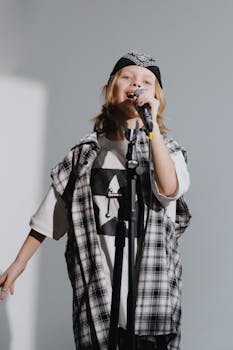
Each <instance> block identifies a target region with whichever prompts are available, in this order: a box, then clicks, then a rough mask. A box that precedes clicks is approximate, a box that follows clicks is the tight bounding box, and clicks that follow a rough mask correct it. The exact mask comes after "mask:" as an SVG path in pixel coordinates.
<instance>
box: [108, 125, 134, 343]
mask: <svg viewBox="0 0 233 350" xmlns="http://www.w3.org/2000/svg"><path fill="white" fill-rule="evenodd" d="M138 129H139V124H138V122H137V123H136V128H135V129H134V130H129V129H127V130H126V132H125V136H126V138H127V140H128V141H129V143H128V151H127V155H126V159H127V193H128V197H127V198H128V201H129V210H128V222H129V228H128V249H129V261H128V269H129V270H128V271H129V272H128V278H129V284H128V299H127V331H128V339H127V341H128V345H129V348H130V350H136V339H135V305H136V288H135V287H136V286H135V263H134V256H135V249H134V239H135V237H136V236H137V214H136V183H137V167H138V160H137V157H136V139H137V132H138ZM113 196H114V195H113ZM118 196H119V195H118ZM125 236H126V226H125V222H124V220H119V221H118V223H117V229H116V238H115V246H116V249H115V261H114V270H113V282H112V302H111V315H110V327H109V338H108V350H116V348H117V340H118V319H119V306H120V292H121V277H122V263H123V251H124V246H125Z"/></svg>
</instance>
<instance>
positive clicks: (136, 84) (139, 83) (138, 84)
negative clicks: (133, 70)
mask: <svg viewBox="0 0 233 350" xmlns="http://www.w3.org/2000/svg"><path fill="white" fill-rule="evenodd" d="M132 85H133V86H135V87H141V82H140V81H134V82H133V83H132Z"/></svg>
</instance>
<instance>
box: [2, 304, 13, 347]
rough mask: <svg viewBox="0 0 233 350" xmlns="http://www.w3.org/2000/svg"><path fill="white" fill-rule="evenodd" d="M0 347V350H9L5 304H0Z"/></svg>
mask: <svg viewBox="0 0 233 350" xmlns="http://www.w3.org/2000/svg"><path fill="white" fill-rule="evenodd" d="M0 345H1V349H3V350H10V345H11V332H10V324H9V320H8V314H7V303H6V302H0Z"/></svg>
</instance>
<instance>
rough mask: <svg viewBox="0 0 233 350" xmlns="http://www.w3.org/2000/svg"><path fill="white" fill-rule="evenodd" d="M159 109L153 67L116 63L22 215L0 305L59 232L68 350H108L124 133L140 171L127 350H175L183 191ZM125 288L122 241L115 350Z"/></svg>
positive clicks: (139, 60) (184, 177) (139, 61)
mask: <svg viewBox="0 0 233 350" xmlns="http://www.w3.org/2000/svg"><path fill="white" fill-rule="evenodd" d="M138 89H139V90H138ZM135 91H136V93H135ZM145 105H146V106H147V108H149V110H150V114H151V119H152V122H153V131H152V132H151V133H148V130H147V128H145V127H144V123H143V121H142V120H144V119H143V118H142V114H141V109H140V108H141V107H142V106H145ZM164 108H165V101H164V95H163V88H162V82H161V76H160V70H159V67H158V66H157V64H156V61H155V60H154V59H153V58H152V57H150V56H149V55H146V54H143V53H138V52H134V51H131V52H128V53H127V54H126V55H124V56H122V57H121V58H120V59H119V60H118V61H117V63H116V64H115V66H114V68H113V71H112V72H111V74H110V78H109V80H108V83H107V84H106V86H105V103H104V105H103V107H102V112H101V113H100V114H99V115H98V116H97V117H96V118H95V119H94V132H93V133H91V134H90V135H88V136H86V137H85V138H83V139H82V140H81V142H80V143H79V144H78V145H76V146H74V147H73V148H72V149H71V150H70V152H69V153H68V154H67V156H66V157H65V158H64V160H63V161H62V162H61V163H59V164H58V165H57V166H56V167H55V168H54V169H53V170H52V172H51V176H52V185H51V187H50V189H49V191H48V194H47V195H46V197H45V199H44V201H43V202H42V204H41V206H40V207H39V209H38V211H37V212H36V213H35V214H34V216H33V217H32V218H31V221H30V226H31V231H30V233H29V235H28V237H27V239H26V241H25V242H24V244H23V246H22V248H21V249H20V251H19V253H18V256H17V257H16V259H15V261H14V262H13V263H12V265H11V266H10V267H9V268H8V269H7V270H6V271H5V272H4V273H3V274H2V276H1V277H0V287H1V295H0V298H1V299H4V297H5V295H6V292H7V291H8V290H9V291H10V293H11V294H13V293H14V283H15V280H16V278H17V277H18V276H19V275H20V274H21V273H22V271H23V270H24V269H25V267H26V265H27V262H28V260H29V259H30V257H31V256H32V255H33V254H34V252H35V251H36V250H37V248H38V247H39V246H40V244H41V242H42V241H43V240H44V238H45V237H53V238H55V239H58V238H60V237H61V236H62V235H63V234H65V233H66V232H67V235H68V241H67V248H66V253H65V256H66V262H67V268H68V273H69V277H70V281H71V284H72V288H73V329H74V336H75V343H76V349H82V350H83V349H101V350H105V349H107V348H108V332H109V320H110V306H111V289H112V273H113V266H114V251H115V244H114V243H115V237H114V236H115V235H116V227H117V222H118V221H119V220H122V221H126V226H127V219H128V218H127V215H126V214H127V208H128V198H127V179H126V178H127V176H126V172H127V171H126V153H127V146H128V141H127V139H126V136H125V135H126V134H127V133H129V130H132V129H134V130H136V133H137V137H136V154H137V160H138V163H139V166H140V175H138V179H137V210H136V213H137V233H136V236H135V245H136V247H137V248H136V249H137V258H136V260H135V268H136V270H137V271H138V274H137V300H136V307H135V333H136V345H137V349H157V350H165V349H167V350H179V349H180V316H181V262H180V255H179V250H178V238H179V237H180V235H181V234H182V233H183V232H184V230H185V229H186V227H187V226H188V224H189V221H190V217H191V216H190V213H189V210H188V208H187V205H186V203H185V201H184V198H183V194H184V193H185V192H186V191H187V190H188V187H189V173H188V170H187V166H186V151H185V150H184V149H183V148H181V147H180V146H179V145H178V144H177V143H176V142H175V141H174V140H173V139H171V138H168V137H167V136H166V131H167V129H166V128H165V126H164V124H163V111H164ZM148 136H149V137H148ZM149 139H150V140H149ZM149 149H151V152H149ZM150 154H151V157H150V159H149V155H150ZM145 223H147V224H146V229H144V228H145ZM126 236H127V230H126ZM127 283H128V250H127V238H126V247H125V249H124V257H123V273H122V288H121V300H120V313H119V329H118V333H119V336H118V338H119V348H120V349H121V350H123V349H129V348H130V344H128V340H127V331H126V313H127V312H126V310H127V306H126V300H127V292H128V287H127Z"/></svg>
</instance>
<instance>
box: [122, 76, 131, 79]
mask: <svg viewBox="0 0 233 350" xmlns="http://www.w3.org/2000/svg"><path fill="white" fill-rule="evenodd" d="M122 78H123V79H130V76H129V75H123V76H122Z"/></svg>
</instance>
